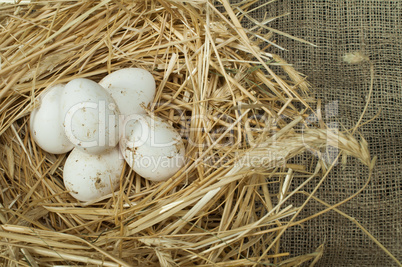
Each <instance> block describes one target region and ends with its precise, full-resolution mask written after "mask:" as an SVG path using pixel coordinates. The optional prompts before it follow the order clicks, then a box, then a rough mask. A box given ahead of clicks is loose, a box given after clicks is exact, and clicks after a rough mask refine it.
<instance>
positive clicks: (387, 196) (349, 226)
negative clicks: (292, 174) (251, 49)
mask: <svg viewBox="0 0 402 267" xmlns="http://www.w3.org/2000/svg"><path fill="white" fill-rule="evenodd" d="M264 2H265V1H263V2H260V3H259V4H262V3H264ZM288 12H289V13H290V15H288V16H286V17H283V18H280V19H278V20H276V21H274V22H272V23H270V24H269V26H270V27H273V28H276V29H280V30H282V31H284V32H286V33H289V34H291V35H294V36H297V37H301V38H303V39H305V40H308V41H310V42H312V43H314V44H316V45H317V46H318V47H312V46H309V45H306V44H302V43H300V42H297V41H293V40H290V39H288V38H283V37H278V43H279V44H281V45H282V46H284V47H285V48H286V49H287V50H288V51H283V52H280V51H279V50H278V53H279V54H280V55H281V56H282V57H284V58H285V59H286V60H287V61H288V62H292V63H293V64H294V65H295V67H296V68H297V69H298V70H299V71H300V72H302V73H304V74H306V75H307V76H308V80H309V81H310V82H311V84H312V85H313V87H314V90H315V92H316V97H317V98H320V99H322V100H323V107H325V105H327V110H328V107H332V109H333V107H335V108H336V110H337V112H335V113H333V112H327V116H326V118H325V120H326V121H327V122H336V123H339V124H338V126H339V128H340V129H341V130H343V129H350V128H351V127H353V126H354V124H356V122H357V121H358V119H359V116H360V114H361V112H362V111H363V108H364V105H365V101H366V97H367V95H368V92H369V84H370V71H369V64H367V63H363V64H358V65H350V64H347V63H345V62H344V61H343V58H342V57H343V55H344V54H346V53H349V52H354V51H358V50H360V51H363V53H365V54H366V55H367V56H368V57H369V58H370V60H371V61H372V62H373V63H374V70H375V78H374V91H373V95H372V98H371V101H370V107H369V108H368V111H367V113H366V115H365V117H364V121H367V120H369V119H371V118H372V117H374V116H375V115H376V114H377V113H378V112H379V111H381V113H380V115H379V117H378V118H376V119H375V120H374V121H372V122H370V123H368V124H366V125H364V126H363V127H361V128H360V132H361V133H362V134H363V136H364V137H365V138H366V140H367V141H368V142H369V145H370V151H371V155H372V156H375V155H376V156H378V161H377V165H376V168H375V170H374V175H373V179H372V182H371V183H370V185H369V186H368V187H367V189H366V190H364V191H363V193H362V194H360V195H359V196H358V197H357V198H355V199H353V200H352V201H350V202H348V203H346V204H344V205H342V206H341V207H340V210H342V211H343V212H345V213H347V214H348V215H350V216H352V217H353V218H355V219H356V220H357V221H358V222H360V223H361V224H362V225H363V226H364V227H365V228H366V229H367V230H368V231H369V232H370V233H372V234H373V236H374V237H376V238H377V239H378V240H379V241H380V242H381V243H382V244H383V245H384V246H385V247H386V248H387V249H389V250H390V252H391V253H392V254H394V255H395V256H396V257H397V258H398V259H399V260H400V261H401V260H402V225H401V222H402V206H401V200H402V197H401V191H402V179H401V170H402V169H401V151H402V126H401V119H402V109H401V102H402V89H401V85H402V76H401V74H402V73H401V68H402V50H401V49H402V23H401V20H402V2H401V1H371V0H361V1H357V0H353V1H342V0H341V1H340V0H326V1H310V0H295V1H292V0H285V1H277V2H276V3H274V4H270V5H268V6H267V8H262V9H260V10H258V11H256V12H255V13H254V14H253V15H254V17H256V18H259V20H260V21H262V20H263V18H264V15H265V14H268V15H269V16H275V15H280V14H284V13H288ZM328 105H329V106H328ZM331 105H332V106H331ZM324 109H325V108H324ZM323 113H324V114H325V112H323ZM324 117H325V115H324ZM367 174H368V172H367V170H366V168H363V167H362V166H361V165H360V164H358V163H357V162H356V161H354V160H353V159H349V160H348V165H347V166H346V167H342V166H341V165H337V166H336V167H335V169H334V172H333V174H332V175H331V176H330V177H328V179H327V180H326V181H325V182H324V184H323V186H322V187H321V189H320V190H319V192H318V193H317V196H318V197H320V198H322V199H323V200H325V201H327V202H329V203H331V204H333V203H336V202H339V201H341V200H343V199H345V198H346V197H347V196H349V195H351V194H353V193H354V192H356V191H357V190H358V188H360V187H361V186H362V184H363V183H364V181H365V179H367ZM308 190H312V188H309V189H307V190H306V191H308ZM304 199H305V197H302V196H300V198H298V199H295V203H296V204H297V202H298V201H299V204H300V203H301V201H302V200H304ZM323 208H324V207H323V206H322V205H321V204H317V202H314V201H312V202H311V203H310V204H309V206H308V209H307V210H306V212H305V214H304V216H308V215H311V214H313V213H314V212H317V211H319V210H322V209H323ZM282 244H283V250H284V251H289V252H292V253H294V254H298V255H301V254H306V253H310V252H313V251H314V250H315V249H316V248H317V247H318V246H319V245H320V244H324V255H323V257H322V259H321V260H320V261H319V264H318V266H394V265H395V263H394V262H393V261H392V260H391V259H390V258H389V257H388V256H387V255H386V254H385V253H384V252H383V251H381V250H380V249H379V247H378V246H377V245H376V244H374V243H373V242H372V241H371V240H370V239H369V238H368V237H367V236H366V235H365V234H364V233H363V232H362V231H361V230H360V229H359V228H357V227H356V225H355V224H353V223H352V222H351V221H350V220H348V219H346V218H344V217H342V216H341V215H339V214H338V213H336V212H333V211H331V212H329V213H327V214H326V215H324V216H321V217H318V218H316V219H314V220H312V221H309V222H307V223H306V224H304V225H303V227H295V228H293V229H289V231H288V232H287V234H286V236H285V237H284V239H283V243H282Z"/></svg>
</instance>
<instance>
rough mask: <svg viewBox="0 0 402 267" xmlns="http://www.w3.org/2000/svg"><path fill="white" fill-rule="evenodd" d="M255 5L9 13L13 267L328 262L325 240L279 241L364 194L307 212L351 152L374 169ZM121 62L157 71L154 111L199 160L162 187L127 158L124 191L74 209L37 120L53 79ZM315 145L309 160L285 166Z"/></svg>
mask: <svg viewBox="0 0 402 267" xmlns="http://www.w3.org/2000/svg"><path fill="white" fill-rule="evenodd" d="M252 4H253V2H250V1H246V2H241V3H240V4H237V5H234V6H233V5H232V7H231V6H230V5H229V2H227V1H226V0H225V1H223V2H222V6H220V5H213V4H212V2H207V1H177V0H171V1H165V0H160V1H147V2H135V3H131V1H130V2H128V1H127V2H124V1H121V2H120V1H88V2H85V1H82V2H80V1H68V2H67V1H46V2H40V1H39V2H35V3H32V4H23V3H20V4H15V5H1V6H0V23H1V25H2V28H1V35H0V39H1V41H0V51H1V54H0V56H1V57H0V60H1V69H0V77H2V85H1V90H0V101H1V106H0V110H1V115H0V116H1V122H0V146H1V154H0V157H1V161H0V175H1V180H0V183H1V188H2V191H1V199H2V206H1V212H0V220H1V223H2V228H1V229H2V230H1V231H0V237H1V238H2V239H1V241H0V243H1V254H0V255H1V256H0V257H1V262H2V263H3V264H4V265H7V266H52V265H76V264H87V265H99V266H135V265H138V266H152V265H158V264H159V265H161V266H182V265H200V266H213V265H216V266H228V265H230V266H246V265H253V266H255V265H272V264H277V265H279V266H294V265H297V264H301V263H303V262H311V264H312V265H313V264H314V263H316V262H317V261H318V259H319V258H320V256H321V255H322V253H323V252H324V248H323V247H319V248H317V251H315V252H311V253H310V254H307V255H290V253H288V252H283V251H282V250H281V236H282V235H283V233H284V232H285V231H286V229H288V228H289V227H293V226H296V225H300V224H301V223H303V222H305V221H307V220H309V219H312V218H314V217H315V216H319V215H320V214H322V213H323V212H327V211H329V210H331V209H335V208H336V207H338V206H339V205H341V204H342V203H344V202H345V201H347V200H349V199H351V198H352V197H354V196H355V195H356V194H358V193H359V192H361V190H362V189H363V188H362V189H361V190H360V191H359V192H356V194H354V195H352V196H350V197H349V198H348V199H345V201H343V202H341V203H337V204H335V205H329V208H328V207H327V208H326V209H325V210H322V211H321V212H318V213H317V214H315V215H313V216H310V217H307V218H300V217H299V216H298V215H299V214H300V212H301V211H302V210H303V209H306V208H308V203H309V201H310V200H311V199H315V197H314V196H313V195H314V192H315V191H316V190H317V189H318V188H319V186H320V184H321V183H322V182H323V181H324V179H325V178H326V177H327V175H328V173H329V172H330V171H331V169H332V168H333V167H334V166H335V165H336V164H337V163H338V159H339V157H340V155H342V157H343V161H345V159H346V157H347V156H353V157H356V158H358V159H359V160H360V161H361V163H362V164H363V165H366V166H368V167H369V168H372V167H373V164H374V160H372V159H371V157H370V154H369V151H368V148H367V143H366V142H365V141H364V139H363V138H362V137H360V140H361V141H358V140H357V139H356V138H355V137H353V136H352V135H351V134H350V133H348V132H347V131H345V132H343V133H342V132H339V131H333V130H330V129H327V126H326V125H325V123H324V122H323V121H322V120H319V122H318V121H314V120H311V118H312V117H311V114H313V115H314V114H315V115H314V116H316V117H317V116H318V117H319V113H320V112H319V110H316V109H315V108H314V106H315V105H316V102H315V101H314V99H313V98H312V97H311V96H310V95H309V94H310V92H309V85H308V83H307V82H306V81H305V77H303V76H302V75H301V74H299V73H298V72H297V71H296V70H294V69H293V67H292V66H291V65H289V64H288V63H287V62H285V61H283V60H282V59H281V58H279V57H278V56H277V55H275V54H274V53H275V51H276V50H277V49H278V48H280V44H276V43H275V41H274V36H275V35H274V34H282V35H285V36H287V37H289V38H293V37H292V36H288V35H287V34H286V33H282V32H281V31H279V30H275V29H271V28H269V27H267V26H266V24H267V23H269V22H270V21H272V20H274V19H276V18H267V19H266V20H264V22H256V25H255V27H252V28H250V29H248V30H246V29H243V28H242V27H241V21H242V18H243V17H245V16H249V15H248V10H251V7H252ZM267 29H268V30H269V31H268V32H264V30H267ZM295 39H296V40H299V41H302V40H300V39H297V38H295ZM124 67H140V68H144V69H147V70H149V71H150V72H151V73H152V74H153V75H154V77H155V79H156V81H157V94H156V98H155V102H154V104H153V105H152V106H151V107H148V112H154V113H156V114H157V115H158V116H160V117H163V118H165V119H167V120H168V121H169V122H170V123H171V124H172V125H173V126H174V127H175V128H176V129H177V130H178V131H179V132H180V133H181V135H182V136H183V139H184V140H185V142H186V157H187V159H188V162H187V164H186V166H185V167H184V168H183V169H182V170H180V171H179V172H178V173H177V174H176V175H175V176H174V177H172V178H171V179H169V180H168V181H166V182H160V183H151V182H149V181H146V180H144V179H142V178H141V177H139V176H138V175H136V174H135V173H133V172H132V171H131V170H129V168H127V167H125V168H124V170H122V179H121V183H120V188H119V190H118V191H117V192H116V193H114V194H111V195H109V196H107V197H105V198H103V199H100V200H97V201H94V202H92V203H77V201H76V200H75V199H73V198H72V197H71V196H70V195H69V194H68V192H66V190H65V188H64V186H63V181H62V172H63V164H64V161H65V158H66V155H57V156H55V155H50V154H48V153H45V152H44V151H42V150H41V149H40V148H38V147H37V146H36V145H35V143H34V142H33V139H32V136H31V134H30V133H29V130H28V129H29V127H28V122H29V113H30V111H31V110H32V109H33V108H34V107H35V106H36V105H38V103H37V101H36V99H37V97H38V95H40V93H41V92H42V91H43V90H44V89H45V88H47V87H49V86H51V85H53V84H56V83H61V82H67V81H69V80H71V79H73V78H78V77H87V78H90V79H92V80H94V81H99V80H100V79H101V78H103V77H104V76H105V75H107V74H108V73H110V72H112V71H114V70H117V69H120V68H124ZM354 131H355V130H353V132H354ZM329 146H331V147H335V148H337V149H338V151H337V153H336V155H335V156H334V155H332V156H331V155H328V153H327V152H328V151H327V149H326V148H328V147H329ZM306 151H308V152H307V153H305V154H303V155H306V156H308V155H309V157H310V158H311V160H310V162H311V164H310V165H309V166H302V165H298V164H294V163H293V164H292V163H291V162H289V159H291V158H293V157H295V156H297V155H300V154H302V153H304V152H306ZM317 178H318V179H317ZM295 180H299V181H302V182H300V185H299V186H298V187H294V186H292V181H295ZM368 181H369V179H368ZM307 183H316V187H315V190H314V191H313V192H309V193H307V192H304V191H303V187H304V186H305V185H306V184H307ZM300 193H305V194H306V201H305V202H304V204H303V205H302V206H300V207H294V206H293V205H292V202H291V197H292V196H293V195H295V194H300ZM324 206H325V205H324ZM373 238H374V237H373ZM383 249H384V250H386V249H385V248H383Z"/></svg>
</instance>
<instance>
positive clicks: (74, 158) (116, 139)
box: [30, 68, 185, 201]
mask: <svg viewBox="0 0 402 267" xmlns="http://www.w3.org/2000/svg"><path fill="white" fill-rule="evenodd" d="M154 97H155V80H154V78H153V76H152V75H151V73H149V72H148V71H146V70H144V69H140V68H127V69H121V70H118V71H115V72H112V73H111V74H109V75H107V76H106V77H104V78H103V79H102V80H101V81H100V82H99V83H96V82H94V81H92V80H89V79H86V78H77V79H74V80H71V81H70V82H68V83H67V84H57V85H54V86H52V87H50V88H48V89H47V90H46V91H45V92H44V93H42V95H40V97H39V105H38V107H37V108H36V109H35V110H33V111H32V113H31V118H30V130H31V134H32V135H33V139H34V141H35V142H36V144H37V145H38V146H39V147H41V148H42V149H43V150H45V151H47V152H49V153H53V154H63V153H67V152H69V151H71V150H72V151H71V153H70V154H69V155H68V157H67V160H66V162H65V165H64V170H63V180H64V184H65V187H66V189H67V190H68V191H69V192H70V194H71V195H72V196H73V197H74V198H76V199H78V200H80V201H92V200H96V199H98V198H101V197H103V196H105V195H107V194H110V193H112V192H114V191H115V190H116V189H117V187H118V185H119V181H120V176H121V171H122V168H123V164H124V161H126V162H127V163H128V165H129V166H130V167H131V168H132V169H133V170H134V171H135V172H136V173H138V174H139V175H141V176H142V177H143V178H145V179H148V180H151V181H162V180H166V179H168V178H170V177H171V176H173V175H174V174H175V173H176V172H177V171H178V170H179V169H180V168H181V167H183V165H184V153H185V149H184V144H183V141H182V139H181V137H180V135H179V133H178V132H177V131H176V130H175V129H174V128H173V127H172V126H171V125H170V124H169V123H167V122H166V121H164V120H162V119H161V118H158V117H154V116H150V115H147V114H146V111H145V109H144V108H145V107H147V106H148V105H150V103H151V102H152V100H153V99H154Z"/></svg>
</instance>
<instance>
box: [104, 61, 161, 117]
mask: <svg viewBox="0 0 402 267" xmlns="http://www.w3.org/2000/svg"><path fill="white" fill-rule="evenodd" d="M99 84H100V85H101V86H103V87H104V88H105V89H106V90H107V91H108V92H109V93H110V94H111V95H112V97H113V99H114V100H115V101H116V104H117V106H118V107H119V110H120V112H121V114H122V115H125V116H128V115H131V114H144V113H145V110H144V108H143V106H144V107H146V106H148V105H149V104H150V103H151V102H152V100H153V99H154V97H155V79H154V77H153V76H152V74H151V73H149V72H148V71H147V70H144V69H140V68H126V69H121V70H117V71H115V72H112V73H110V74H109V75H107V76H106V77H105V78H103V79H102V80H101V81H100V82H99Z"/></svg>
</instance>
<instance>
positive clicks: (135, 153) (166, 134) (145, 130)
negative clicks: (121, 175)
mask: <svg viewBox="0 0 402 267" xmlns="http://www.w3.org/2000/svg"><path fill="white" fill-rule="evenodd" d="M123 126H124V131H123V134H122V136H121V138H120V150H121V152H122V154H123V156H124V159H125V160H126V161H127V163H128V165H129V166H130V167H131V168H132V169H133V170H134V171H135V172H136V173H138V174H139V175H141V176H142V177H144V178H145V179H148V180H151V181H163V180H166V179H169V178H170V177H172V176H173V175H174V174H175V173H176V172H177V171H178V170H179V169H180V168H181V167H183V166H184V163H185V160H184V154H185V149H184V144H183V141H182V139H181V137H180V135H179V133H178V132H177V131H176V130H175V129H174V128H173V127H172V126H171V125H170V124H168V123H167V122H165V121H163V120H162V119H160V118H157V117H152V118H151V117H150V116H148V115H136V116H131V117H130V118H128V119H127V120H126V121H125V122H124V124H123Z"/></svg>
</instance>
